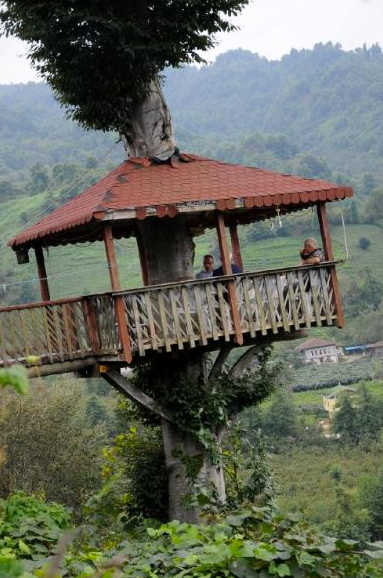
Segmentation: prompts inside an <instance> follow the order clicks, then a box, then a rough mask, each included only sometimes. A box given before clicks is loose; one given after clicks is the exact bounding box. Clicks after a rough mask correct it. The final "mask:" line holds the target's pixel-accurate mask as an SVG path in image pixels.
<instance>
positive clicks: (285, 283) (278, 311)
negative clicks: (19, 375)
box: [0, 263, 339, 365]
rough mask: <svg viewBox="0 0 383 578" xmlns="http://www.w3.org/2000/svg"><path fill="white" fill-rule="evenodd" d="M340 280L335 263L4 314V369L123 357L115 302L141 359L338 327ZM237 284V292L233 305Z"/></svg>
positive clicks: (0, 334) (0, 342) (0, 361)
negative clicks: (31, 359) (33, 361)
mask: <svg viewBox="0 0 383 578" xmlns="http://www.w3.org/2000/svg"><path fill="white" fill-rule="evenodd" d="M334 275H335V268H334V264H333V263H325V264H321V265H319V266H315V267H295V268H294V267H289V268H285V269H275V270H269V271H263V272H253V273H243V274H240V275H231V276H226V277H218V278H212V279H205V280H191V281H185V282H182V283H169V284H166V285H158V286H154V287H144V288H142V289H139V290H134V291H123V292H119V293H117V294H110V293H106V294H101V295H91V296H88V297H80V298H77V299H75V298H74V299H66V300H59V301H50V302H48V303H36V304H31V305H22V306H13V307H6V308H2V309H0V365H7V364H11V363H15V362H21V363H26V360H27V357H28V356H31V355H33V356H38V357H39V359H40V363H43V364H46V363H54V362H60V361H67V360H72V359H79V358H83V357H88V356H99V357H101V358H102V356H104V355H106V356H108V355H109V356H110V355H113V356H121V355H122V354H123V348H122V346H121V343H120V339H119V335H121V332H120V329H121V328H120V327H119V326H118V323H117V316H116V307H115V303H116V299H119V300H121V299H122V300H123V304H124V310H125V318H126V324H127V327H128V332H129V337H128V339H130V346H131V350H132V352H133V354H135V355H137V354H138V355H140V356H144V355H145V353H146V351H148V350H153V351H171V349H172V348H175V349H184V348H185V347H196V346H201V345H202V346H205V345H208V344H209V343H212V342H214V341H217V340H222V341H231V340H234V339H236V340H237V342H238V332H239V333H240V334H242V335H243V336H244V337H245V338H246V336H248V337H251V338H256V337H257V336H259V335H266V334H276V333H280V332H288V331H291V330H299V329H301V328H302V327H310V326H311V325H315V326H320V325H332V324H333V323H334V322H335V321H336V320H337V316H338V314H339V310H338V311H337V310H336V306H335V302H336V299H335V289H334ZM230 283H231V284H234V287H235V293H233V294H232V295H231V297H230V299H229V295H228V286H229V284H230ZM233 295H234V301H235V303H234V304H235V307H236V311H237V313H238V315H236V316H233V312H232V309H231V306H230V305H229V303H232V302H233V299H232V298H233ZM122 316H123V312H122ZM234 318H235V319H234ZM119 319H121V317H119Z"/></svg>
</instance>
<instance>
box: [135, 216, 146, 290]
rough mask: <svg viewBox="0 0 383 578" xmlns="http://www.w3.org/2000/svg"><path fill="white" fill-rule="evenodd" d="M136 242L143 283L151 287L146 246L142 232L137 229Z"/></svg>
mask: <svg viewBox="0 0 383 578" xmlns="http://www.w3.org/2000/svg"><path fill="white" fill-rule="evenodd" d="M136 241H137V247H138V256H139V258H140V266H141V274H142V281H143V283H144V285H145V287H146V286H147V285H149V269H148V259H147V256H146V250H145V246H144V244H143V242H142V237H141V231H140V230H139V229H138V227H137V229H136Z"/></svg>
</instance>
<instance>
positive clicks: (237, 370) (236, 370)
mask: <svg viewBox="0 0 383 578" xmlns="http://www.w3.org/2000/svg"><path fill="white" fill-rule="evenodd" d="M260 350H261V348H260V346H259V345H253V346H252V347H249V349H247V351H245V353H244V354H243V355H241V357H240V358H239V359H238V360H237V361H236V363H235V364H234V365H233V367H232V368H231V370H230V374H231V375H232V377H240V376H241V375H242V373H243V372H244V371H245V370H246V369H247V368H248V366H249V363H250V361H252V360H253V359H254V357H255V356H256V355H258V353H259V352H260Z"/></svg>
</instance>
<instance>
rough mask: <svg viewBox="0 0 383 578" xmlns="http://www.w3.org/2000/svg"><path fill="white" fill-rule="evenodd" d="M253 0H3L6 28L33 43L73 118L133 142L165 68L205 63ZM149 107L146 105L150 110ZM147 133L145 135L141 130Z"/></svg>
mask: <svg viewBox="0 0 383 578" xmlns="http://www.w3.org/2000/svg"><path fill="white" fill-rule="evenodd" d="M247 3H248V0H209V1H208V2H206V0H196V1H194V2H182V3H180V2H178V1H177V0H156V1H155V2H154V1H150V0H133V1H132V2H124V1H123V0H111V1H110V2H108V3H105V2H102V3H77V4H76V5H75V6H74V5H73V3H72V2H71V1H69V0H63V1H62V0H60V1H58V0H56V1H51V0H49V1H48V0H46V1H45V2H38V3H32V4H31V3H30V2H28V1H27V0H17V1H13V0H12V1H9V2H7V1H6V2H4V3H3V4H2V7H1V9H0V19H1V21H2V23H3V32H5V33H6V34H14V35H16V36H18V37H19V38H21V39H23V40H26V41H27V42H29V44H30V50H29V57H30V59H31V60H32V63H33V65H34V66H35V67H36V68H37V70H38V71H39V72H40V73H41V74H42V75H43V77H44V78H45V79H46V80H47V82H48V83H49V84H50V85H51V86H52V87H53V89H54V91H55V93H56V95H57V96H58V98H59V100H60V102H61V103H62V104H65V105H66V106H69V107H70V109H69V110H70V114H71V116H72V117H73V118H74V119H76V120H78V121H79V122H81V123H82V124H83V125H84V126H86V127H87V128H96V129H101V130H106V131H110V130H117V131H118V132H120V133H122V134H124V135H125V137H126V138H128V140H130V141H131V140H132V127H131V122H132V118H133V116H135V115H136V112H137V111H135V110H134V109H135V108H136V107H137V106H138V107H139V106H141V104H142V101H144V100H145V98H146V97H147V95H148V92H149V91H150V87H151V85H152V83H153V82H155V81H156V79H157V78H158V75H159V74H160V73H161V72H162V71H163V70H164V68H165V67H167V66H180V65H182V64H185V63H189V62H193V61H196V62H200V61H201V60H202V58H201V56H200V52H201V51H204V50H207V49H209V48H211V47H212V46H213V44H214V35H215V34H216V33H218V32H221V31H224V30H230V29H232V28H233V25H232V24H231V23H230V21H229V19H228V18H227V17H228V16H233V15H235V14H238V13H239V12H240V10H241V9H242V8H243V7H244V6H245V5H246V4H247ZM146 112H147V111H146ZM141 137H142V135H141Z"/></svg>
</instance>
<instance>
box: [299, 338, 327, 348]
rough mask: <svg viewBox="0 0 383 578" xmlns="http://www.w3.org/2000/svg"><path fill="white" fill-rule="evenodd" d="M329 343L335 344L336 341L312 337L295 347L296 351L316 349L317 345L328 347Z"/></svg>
mask: <svg viewBox="0 0 383 578" xmlns="http://www.w3.org/2000/svg"><path fill="white" fill-rule="evenodd" d="M328 345H335V341H328V340H327V339H319V338H317V337H312V338H311V339H307V341H304V342H303V343H301V344H300V345H298V347H296V348H295V351H304V350H305V349H315V348H317V347H327V346H328Z"/></svg>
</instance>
